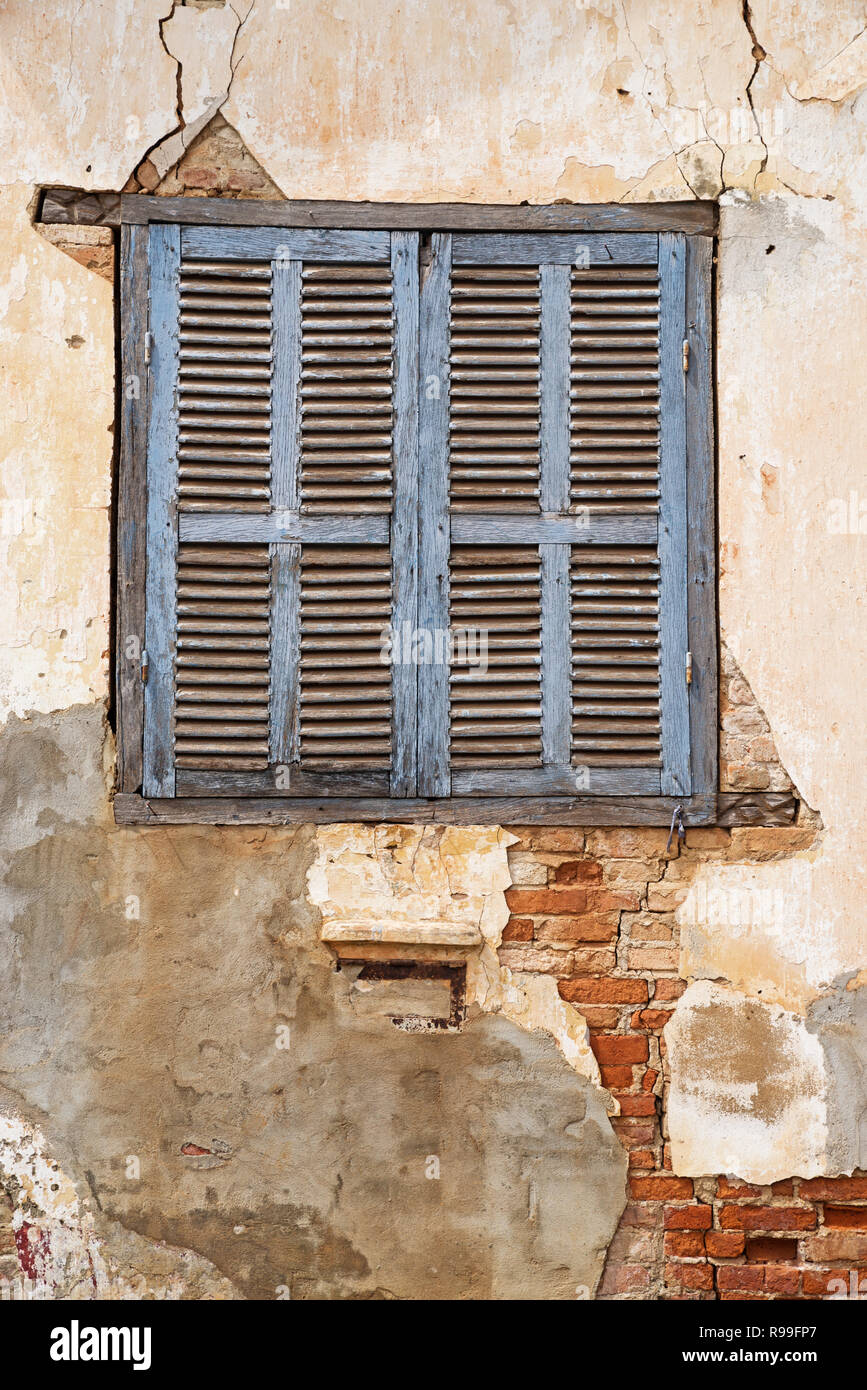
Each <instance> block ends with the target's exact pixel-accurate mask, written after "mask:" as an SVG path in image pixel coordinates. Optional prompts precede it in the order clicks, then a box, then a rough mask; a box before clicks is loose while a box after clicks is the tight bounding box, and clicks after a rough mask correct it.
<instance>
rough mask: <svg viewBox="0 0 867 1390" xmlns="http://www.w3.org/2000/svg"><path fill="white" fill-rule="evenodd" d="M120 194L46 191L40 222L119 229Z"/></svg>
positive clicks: (53, 189)
mask: <svg viewBox="0 0 867 1390" xmlns="http://www.w3.org/2000/svg"><path fill="white" fill-rule="evenodd" d="M120 203H121V195H120V193H85V192H84V191H83V190H82V189H80V188H46V189H45V191H44V192H43V194H42V205H41V207H40V209H39V217H38V219H37V220H38V221H39V222H63V223H74V224H76V225H78V226H82V227H119V226H120V221H121V216H120Z"/></svg>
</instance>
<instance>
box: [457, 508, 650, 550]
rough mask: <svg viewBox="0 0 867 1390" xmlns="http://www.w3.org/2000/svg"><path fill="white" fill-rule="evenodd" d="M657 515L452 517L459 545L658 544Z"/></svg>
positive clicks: (494, 515) (493, 515)
mask: <svg viewBox="0 0 867 1390" xmlns="http://www.w3.org/2000/svg"><path fill="white" fill-rule="evenodd" d="M656 535H657V520H656V517H655V516H641V515H636V516H633V515H624V514H621V515H617V516H615V515H594V514H592V513H591V514H590V515H589V516H559V517H558V516H526V517H521V518H520V519H518V518H511V517H507V516H498V515H496V514H492V515H489V516H478V515H475V516H466V515H464V516H461V515H456V516H454V517H453V518H452V540H453V541H454V542H456V543H457V544H458V545H472V544H476V545H485V544H492V545H496V544H498V543H501V544H504V545H508V544H520V543H521V542H522V541H523V542H528V543H530V544H533V545H545V544H548V545H558V544H568V543H571V544H573V545H615V546H616V545H622V544H624V542H629V543H630V544H631V543H634V544H636V545H647V544H655V542H656Z"/></svg>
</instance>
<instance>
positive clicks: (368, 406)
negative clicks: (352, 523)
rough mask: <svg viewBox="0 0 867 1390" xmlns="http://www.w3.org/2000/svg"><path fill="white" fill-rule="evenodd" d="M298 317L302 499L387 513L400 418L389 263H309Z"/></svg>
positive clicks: (323, 506) (329, 509)
mask: <svg viewBox="0 0 867 1390" xmlns="http://www.w3.org/2000/svg"><path fill="white" fill-rule="evenodd" d="M300 323H301V343H300V351H301V386H300V393H301V439H300V486H301V504H302V507H303V509H304V510H305V511H306V512H308V513H317V512H318V513H328V514H329V515H332V516H333V515H335V514H339V513H355V514H358V513H377V512H383V513H387V512H389V511H390V510H391V502H392V493H393V480H392V435H393V425H394V418H393V403H392V376H393V368H392V359H393V349H394V313H393V304H392V277H391V268H390V266H387V265H383V266H376V265H374V266H370V265H331V264H328V265H305V266H304V268H303V270H302V274H301V304H300Z"/></svg>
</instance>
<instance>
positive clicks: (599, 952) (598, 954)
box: [570, 946, 617, 975]
mask: <svg viewBox="0 0 867 1390" xmlns="http://www.w3.org/2000/svg"><path fill="white" fill-rule="evenodd" d="M616 965H617V958H616V956H615V954H614V951H613V950H610V951H609V950H607V949H603V948H602V947H601V946H596V947H591V946H575V947H574V949H573V950H572V970H571V972H570V973H571V974H572V975H600V974H602V973H603V972H609V973H610V972H611V971H612V970H614V968H615V966H616Z"/></svg>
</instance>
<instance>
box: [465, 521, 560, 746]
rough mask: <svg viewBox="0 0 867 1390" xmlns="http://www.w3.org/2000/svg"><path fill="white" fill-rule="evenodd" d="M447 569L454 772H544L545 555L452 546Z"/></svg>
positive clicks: (519, 550)
mask: <svg viewBox="0 0 867 1390" xmlns="http://www.w3.org/2000/svg"><path fill="white" fill-rule="evenodd" d="M449 570H450V580H449V622H450V630H451V634H452V641H453V644H454V645H453V651H452V654H451V663H450V682H449V684H450V697H449V713H450V744H451V766H452V768H453V769H458V768H462V767H472V768H478V767H485V766H488V767H498V768H503V767H512V768H518V767H535V766H539V764H540V763H541V757H542V705H541V677H540V662H541V624H542V617H541V581H540V560H539V552H538V550H536V549H531V548H529V547H522V548H518V547H515V548H510V547H500V548H497V549H481V548H477V547H472V546H465V547H464V546H457V545H452V549H451V557H450V565H449Z"/></svg>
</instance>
